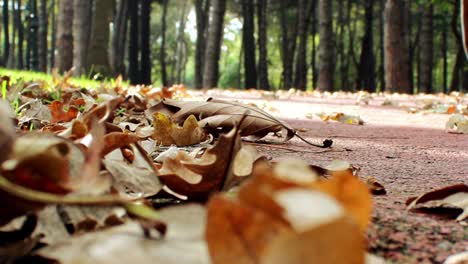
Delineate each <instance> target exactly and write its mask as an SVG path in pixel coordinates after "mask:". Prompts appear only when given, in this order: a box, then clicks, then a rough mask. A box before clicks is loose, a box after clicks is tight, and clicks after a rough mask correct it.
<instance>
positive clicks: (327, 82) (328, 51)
mask: <svg viewBox="0 0 468 264" xmlns="http://www.w3.org/2000/svg"><path fill="white" fill-rule="evenodd" d="M319 14H320V18H319V19H320V45H319V75H318V89H319V90H320V91H333V73H334V63H333V57H334V48H335V46H334V40H333V21H332V2H331V1H329V0H320V1H319Z"/></svg>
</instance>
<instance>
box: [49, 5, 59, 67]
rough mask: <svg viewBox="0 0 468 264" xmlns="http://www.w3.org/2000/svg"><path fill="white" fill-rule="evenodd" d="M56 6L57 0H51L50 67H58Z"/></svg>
mask: <svg viewBox="0 0 468 264" xmlns="http://www.w3.org/2000/svg"><path fill="white" fill-rule="evenodd" d="M55 6H56V2H55V0H51V3H50V6H49V12H48V13H49V14H50V21H51V23H50V24H51V31H52V32H51V42H50V43H51V44H50V50H49V51H48V53H49V68H54V67H56V66H55V65H56V64H55V60H56V58H55V52H56V49H57V22H58V21H57V16H56V12H55Z"/></svg>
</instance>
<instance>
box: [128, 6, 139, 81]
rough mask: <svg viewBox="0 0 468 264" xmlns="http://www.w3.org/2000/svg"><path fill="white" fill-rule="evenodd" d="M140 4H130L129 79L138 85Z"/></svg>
mask: <svg viewBox="0 0 468 264" xmlns="http://www.w3.org/2000/svg"><path fill="white" fill-rule="evenodd" d="M138 2H139V1H137V0H133V1H130V2H129V13H130V36H129V37H130V39H129V45H128V77H129V79H130V83H131V84H138V83H139V81H140V70H139V65H140V62H139V57H138V55H139V47H138V46H139V45H138V43H139V41H138V38H139V31H140V30H139V25H138V22H139V16H138Z"/></svg>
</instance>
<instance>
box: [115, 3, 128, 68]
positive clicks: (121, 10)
mask: <svg viewBox="0 0 468 264" xmlns="http://www.w3.org/2000/svg"><path fill="white" fill-rule="evenodd" d="M129 2H130V0H118V1H117V2H116V9H115V17H114V23H113V33H112V40H111V56H110V64H111V68H112V73H113V74H114V76H117V75H120V74H124V73H125V64H124V59H125V43H126V42H127V25H128V23H127V22H128V16H129V12H128V11H129Z"/></svg>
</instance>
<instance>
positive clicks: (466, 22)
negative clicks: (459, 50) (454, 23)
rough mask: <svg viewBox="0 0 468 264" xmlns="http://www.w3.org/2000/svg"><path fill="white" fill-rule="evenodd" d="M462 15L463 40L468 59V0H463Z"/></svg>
mask: <svg viewBox="0 0 468 264" xmlns="http://www.w3.org/2000/svg"><path fill="white" fill-rule="evenodd" d="M460 3H461V7H460V16H461V24H462V42H463V48H464V50H465V55H466V58H467V59H468V0H461V1H460Z"/></svg>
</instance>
